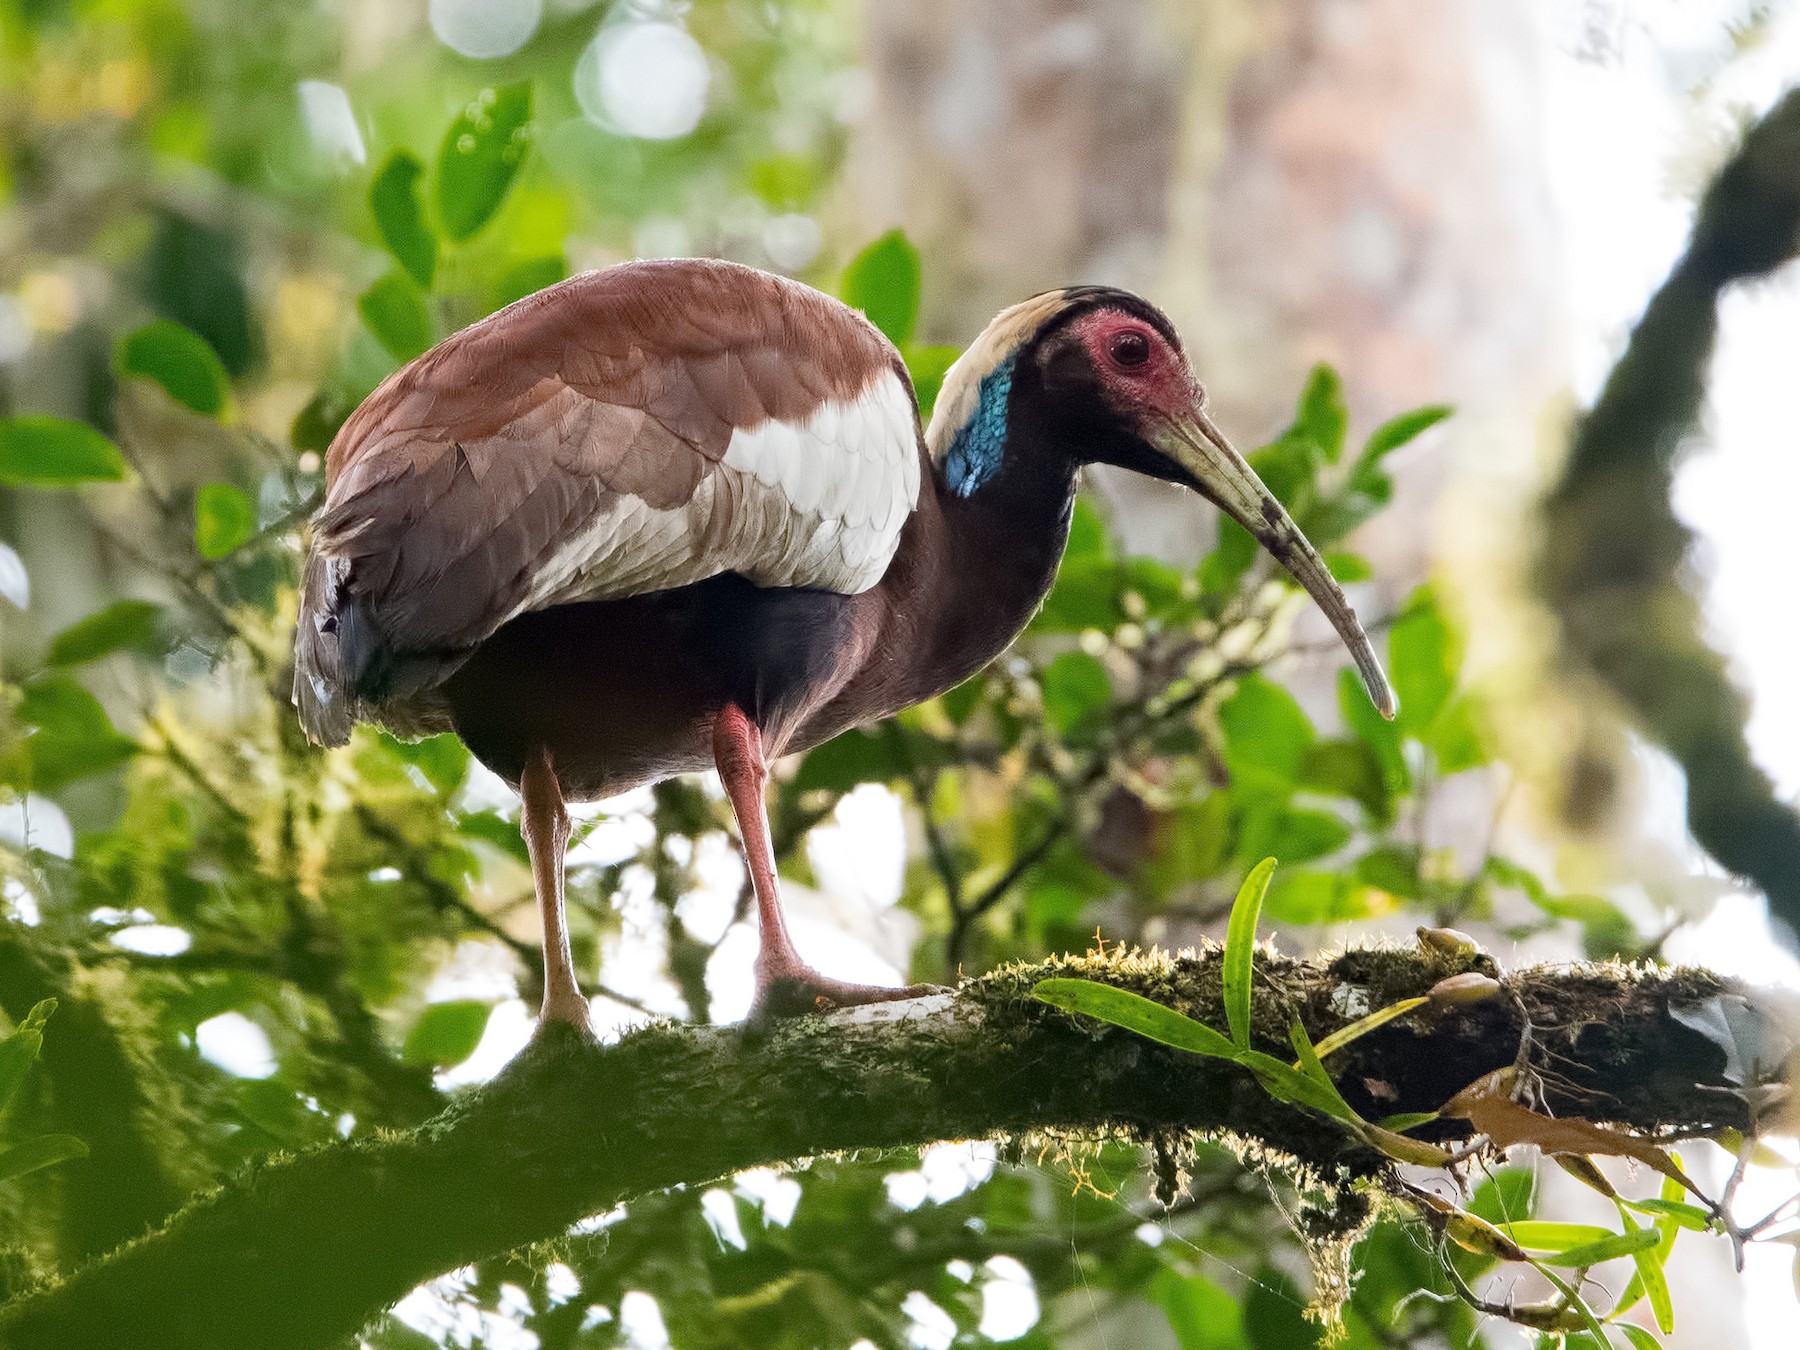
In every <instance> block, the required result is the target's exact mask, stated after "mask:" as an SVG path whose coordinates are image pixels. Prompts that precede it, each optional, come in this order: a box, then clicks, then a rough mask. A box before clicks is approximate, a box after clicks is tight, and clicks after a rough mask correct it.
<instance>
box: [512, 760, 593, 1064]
mask: <svg viewBox="0 0 1800 1350" xmlns="http://www.w3.org/2000/svg"><path fill="white" fill-rule="evenodd" d="M519 798H520V803H521V810H520V812H519V832H520V833H521V834H523V835H524V836H525V847H526V848H527V849H528V850H529V851H530V853H531V877H532V880H533V882H535V883H536V886H537V899H538V916H539V917H540V918H542V919H543V921H544V1007H543V1011H542V1012H541V1013H540V1014H539V1017H538V1026H539V1028H540V1029H541V1028H542V1027H543V1025H544V1024H545V1023H546V1022H553V1021H554V1022H569V1023H572V1024H573V1025H574V1026H575V1027H577V1028H578V1029H580V1030H581V1031H583V1032H585V1033H587V1034H588V1035H590V1036H591V1035H592V1034H593V1027H592V1025H591V1024H590V1023H589V1021H588V1003H587V1000H586V999H585V998H583V997H582V996H581V986H580V985H579V984H578V983H577V982H576V979H575V962H574V959H573V957H571V956H570V954H569V929H568V924H567V922H566V921H565V919H564V915H563V851H564V850H565V849H566V848H568V846H569V813H568V811H566V810H565V809H564V808H563V795H562V784H560V783H558V782H557V781H556V770H555V769H553V768H552V767H551V766H550V755H549V753H548V752H547V751H543V750H540V751H538V752H537V754H535V755H533V756H532V757H531V759H530V760H528V761H527V762H526V764H525V772H524V773H523V774H521V775H520V777H519Z"/></svg>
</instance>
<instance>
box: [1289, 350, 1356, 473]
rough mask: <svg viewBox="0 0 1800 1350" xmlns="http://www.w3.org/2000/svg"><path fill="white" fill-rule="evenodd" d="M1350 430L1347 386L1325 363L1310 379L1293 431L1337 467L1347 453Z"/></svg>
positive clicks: (1308, 378)
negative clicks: (1346, 400) (1345, 395)
mask: <svg viewBox="0 0 1800 1350" xmlns="http://www.w3.org/2000/svg"><path fill="white" fill-rule="evenodd" d="M1349 427H1350V410H1349V409H1348V408H1346V407H1345V406H1344V384H1343V381H1342V380H1340V379H1339V378H1338V373H1337V372H1336V371H1335V370H1333V369H1332V368H1331V367H1330V366H1328V365H1326V364H1325V363H1324V362H1323V361H1321V362H1319V364H1317V365H1316V366H1314V367H1313V368H1312V372H1311V373H1310V374H1309V375H1308V376H1307V377H1306V388H1305V389H1303V390H1302V391H1301V393H1300V407H1299V410H1298V412H1297V413H1296V415H1295V417H1294V427H1293V429H1294V430H1295V431H1297V432H1299V433H1300V434H1301V435H1303V436H1305V437H1307V438H1308V439H1309V440H1311V441H1312V442H1313V444H1314V445H1316V446H1318V447H1319V449H1320V450H1321V451H1323V452H1324V454H1325V460H1326V462H1327V463H1331V464H1335V463H1336V462H1337V459H1338V456H1339V455H1341V454H1343V453H1344V433H1345V431H1347V430H1348V429H1349Z"/></svg>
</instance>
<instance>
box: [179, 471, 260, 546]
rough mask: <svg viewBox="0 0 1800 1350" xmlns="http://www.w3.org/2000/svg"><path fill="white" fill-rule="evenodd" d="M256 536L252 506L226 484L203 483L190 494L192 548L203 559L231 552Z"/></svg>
mask: <svg viewBox="0 0 1800 1350" xmlns="http://www.w3.org/2000/svg"><path fill="white" fill-rule="evenodd" d="M255 534H256V504H255V503H254V502H252V501H251V500H250V499H249V498H248V497H246V496H245V495H244V494H243V493H242V492H240V491H239V490H238V489H237V488H234V487H233V486H232V485H231V484H230V483H207V484H206V485H205V486H203V487H202V488H201V489H200V491H198V492H196V493H195V494H194V547H195V548H196V549H198V550H199V551H200V556H201V557H202V558H207V559H218V558H223V557H225V556H226V555H227V554H229V553H235V552H236V551H237V550H238V549H240V548H242V547H243V546H244V545H245V544H247V543H249V542H250V540H251V539H252V538H253V537H254V536H255Z"/></svg>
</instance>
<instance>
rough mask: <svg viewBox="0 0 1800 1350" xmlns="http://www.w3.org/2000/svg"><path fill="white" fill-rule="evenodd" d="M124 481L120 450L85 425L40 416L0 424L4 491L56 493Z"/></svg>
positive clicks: (123, 465)
mask: <svg viewBox="0 0 1800 1350" xmlns="http://www.w3.org/2000/svg"><path fill="white" fill-rule="evenodd" d="M124 477H125V457H124V456H123V455H121V454H120V453H119V449H118V447H117V446H115V445H114V444H113V443H112V442H111V441H109V440H107V439H106V437H104V436H102V435H101V434H100V433H99V432H97V431H95V430H94V429H93V428H92V427H90V426H88V425H86V424H85V423H82V422H71V421H69V420H68V419H66V418H62V417H42V416H36V415H33V416H26V417H12V418H7V419H6V420H4V421H0V485H4V486H6V487H39V488H56V487H70V486H72V485H74V484H76V483H117V482H119V481H120V480H122V479H123V478H124Z"/></svg>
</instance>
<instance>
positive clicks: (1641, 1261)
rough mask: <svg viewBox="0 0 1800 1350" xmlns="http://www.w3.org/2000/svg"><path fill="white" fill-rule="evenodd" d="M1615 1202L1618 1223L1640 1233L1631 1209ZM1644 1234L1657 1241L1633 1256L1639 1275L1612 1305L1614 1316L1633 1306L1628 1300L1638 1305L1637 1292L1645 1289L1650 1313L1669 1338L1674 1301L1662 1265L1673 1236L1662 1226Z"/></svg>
mask: <svg viewBox="0 0 1800 1350" xmlns="http://www.w3.org/2000/svg"><path fill="white" fill-rule="evenodd" d="M1613 1203H1614V1204H1616V1205H1617V1206H1618V1210H1619V1222H1620V1223H1622V1224H1624V1225H1625V1231H1626V1232H1628V1233H1634V1232H1638V1231H1640V1230H1639V1228H1638V1224H1637V1221H1636V1220H1635V1219H1633V1218H1632V1217H1631V1210H1630V1209H1629V1208H1627V1206H1626V1205H1625V1204H1624V1203H1623V1202H1622V1201H1617V1200H1615V1201H1614V1202H1613ZM1641 1231H1644V1232H1650V1233H1654V1234H1656V1242H1655V1244H1654V1245H1653V1246H1652V1247H1650V1248H1649V1249H1648V1250H1646V1251H1641V1252H1633V1253H1632V1254H1631V1260H1632V1264H1633V1265H1634V1266H1635V1267H1636V1272H1635V1273H1634V1274H1633V1275H1632V1277H1631V1283H1630V1284H1629V1285H1627V1286H1626V1289H1625V1292H1624V1293H1623V1294H1620V1295H1619V1301H1618V1302H1617V1303H1615V1304H1614V1305H1613V1310H1612V1313H1611V1317H1612V1318H1614V1319H1617V1318H1618V1316H1619V1314H1620V1313H1622V1312H1624V1311H1625V1310H1626V1309H1627V1308H1629V1307H1630V1306H1631V1303H1627V1302H1626V1300H1627V1299H1628V1298H1629V1299H1631V1302H1632V1303H1635V1302H1636V1301H1637V1298H1636V1294H1637V1291H1639V1290H1642V1291H1643V1293H1644V1294H1647V1295H1648V1296H1649V1299H1650V1312H1651V1315H1652V1316H1654V1317H1655V1318H1656V1325H1657V1326H1659V1327H1660V1328H1662V1330H1663V1333H1664V1334H1665V1335H1666V1334H1667V1333H1669V1332H1671V1331H1673V1330H1675V1300H1674V1298H1673V1296H1672V1295H1671V1294H1670V1292H1669V1280H1668V1277H1667V1276H1666V1275H1665V1274H1663V1262H1664V1261H1666V1260H1668V1257H1669V1249H1670V1248H1672V1247H1673V1246H1674V1242H1673V1240H1672V1238H1673V1233H1672V1232H1671V1233H1670V1234H1666V1235H1665V1234H1664V1232H1663V1230H1662V1228H1661V1226H1660V1225H1658V1226H1656V1227H1654V1228H1648V1229H1643V1230H1641ZM1665 1236H1668V1237H1670V1238H1671V1240H1670V1241H1669V1242H1666V1243H1665V1242H1664V1240H1663V1239H1664V1237H1665Z"/></svg>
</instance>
